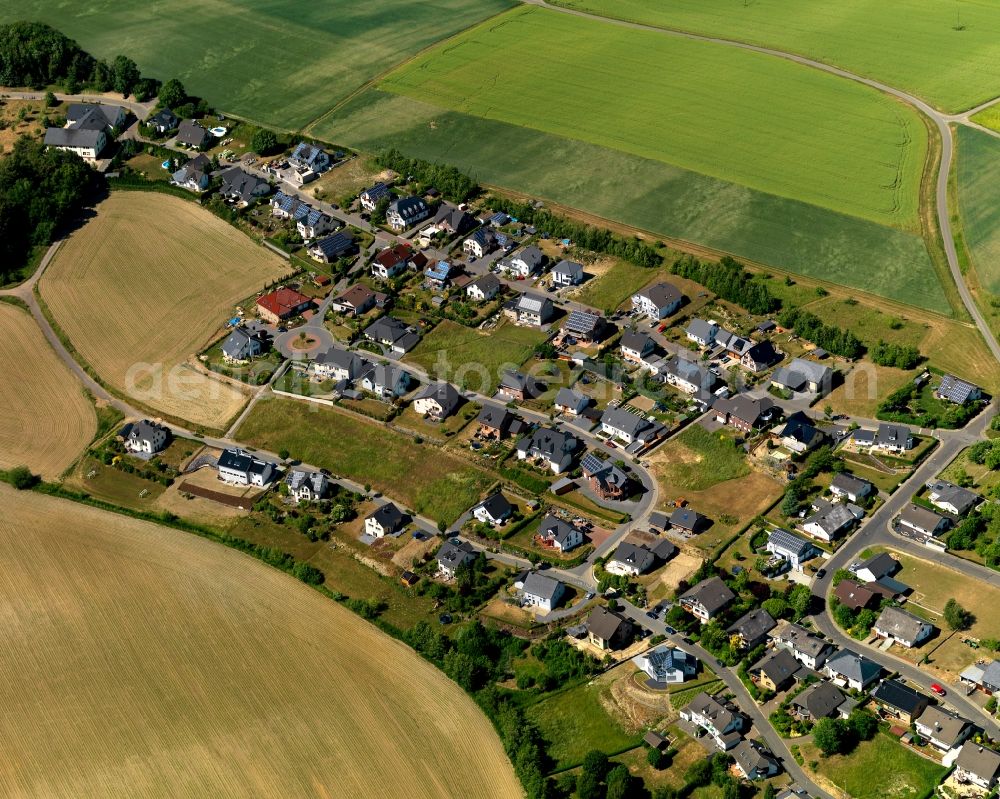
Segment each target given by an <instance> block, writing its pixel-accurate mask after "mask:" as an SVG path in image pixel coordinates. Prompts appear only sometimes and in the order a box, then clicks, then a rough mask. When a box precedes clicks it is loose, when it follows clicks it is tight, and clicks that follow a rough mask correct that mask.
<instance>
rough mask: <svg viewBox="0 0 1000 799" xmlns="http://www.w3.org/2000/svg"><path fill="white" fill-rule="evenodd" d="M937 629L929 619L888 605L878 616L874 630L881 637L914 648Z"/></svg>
mask: <svg viewBox="0 0 1000 799" xmlns="http://www.w3.org/2000/svg"><path fill="white" fill-rule="evenodd" d="M936 629H937V628H936V627H935V626H934V625H933V624H931V623H930V622H929V621H924V620H923V619H921V618H919V617H918V616H914V615H913V614H912V613H907V612H906V611H905V610H903V609H902V608H895V607H888V608H886V609H885V610H883V611H882V615H881V616H879V617H878V621H876V622H875V626H874V627H872V632H873V633H875V635H877V636H878V637H879V638H885V639H888V640H890V641H892V642H893V643H896V644H899V645H900V646H905V647H906V648H907V649H912V648H913V647H915V646H919V645H920V644H922V643H923V642H924V641H926V640H927V639H928V638H930V637H931V635H932V634H933V633H934V631H935V630H936Z"/></svg>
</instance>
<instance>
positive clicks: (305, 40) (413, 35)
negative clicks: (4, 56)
mask: <svg viewBox="0 0 1000 799" xmlns="http://www.w3.org/2000/svg"><path fill="white" fill-rule="evenodd" d="M511 5H513V3H512V2H510V1H509V0H437V2H434V3H413V2H407V1H406V0H372V1H371V2H366V3H357V2H350V1H349V0H330V2H325V3H313V4H309V5H307V6H304V5H303V4H302V3H297V2H292V0H270V2H266V3H205V2H199V0H163V2H158V3H155V4H150V3H147V2H143V0H123V1H122V2H111V1H110V0H94V1H93V2H89V3H65V2H60V0H24V1H23V2H18V3H14V2H10V0H7V1H6V2H3V3H0V21H3V22H10V21H13V20H20V19H28V20H38V21H40V22H47V23H49V24H50V25H52V26H54V27H56V28H58V29H59V30H61V31H62V32H63V33H65V34H66V35H68V36H70V37H72V38H74V39H76V40H77V41H78V42H79V43H80V45H81V46H82V47H83V48H84V49H86V50H89V51H90V52H92V53H93V54H94V55H95V56H98V57H101V58H105V59H107V60H108V61H110V60H111V59H112V58H114V56H116V55H117V54H119V53H124V54H125V55H128V56H129V57H131V58H132V59H134V60H135V61H136V62H137V63H138V64H139V66H140V68H141V69H142V71H143V72H144V73H147V74H149V75H151V76H153V77H156V78H159V79H161V80H167V79H168V78H173V77H177V78H180V79H181V80H182V81H183V83H184V86H185V87H186V88H187V90H188V91H190V92H192V93H194V94H197V95H199V96H202V97H205V98H207V99H208V101H209V102H210V103H212V104H213V105H217V106H219V108H220V109H222V110H223V111H226V112H229V113H232V114H235V115H238V116H242V117H245V118H248V119H251V120H256V121H258V122H263V123H268V124H270V125H272V126H274V127H278V128H283V129H289V130H295V129H297V128H299V127H301V126H302V125H304V124H305V123H307V122H308V121H309V120H311V119H315V118H316V117H318V116H320V115H321V114H322V113H323V112H324V111H325V110H327V109H329V108H331V107H332V106H333V105H334V104H335V103H337V102H338V101H339V100H342V99H343V98H344V97H346V96H348V95H349V94H350V93H351V92H353V91H354V90H356V89H357V88H359V87H360V86H362V85H363V84H364V83H365V82H366V81H369V80H371V79H372V78H374V77H375V76H376V75H378V74H380V73H381V72H383V71H384V70H386V69H389V68H390V67H392V66H393V65H394V64H397V63H399V62H400V61H403V60H404V59H406V58H407V57H409V56H411V55H413V54H414V53H417V52H419V51H420V50H422V49H423V48H425V47H427V46H428V45H431V44H433V43H434V42H437V41H440V40H442V39H445V38H447V37H448V36H450V35H452V34H454V33H456V32H457V31H460V30H462V29H463V28H466V27H468V26H469V25H472V24H474V23H476V22H479V21H480V20H483V19H486V18H487V17H489V16H491V15H493V14H496V13H498V12H500V11H502V10H504V9H506V8H509V7H510V6H511Z"/></svg>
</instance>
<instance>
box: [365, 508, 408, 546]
mask: <svg viewBox="0 0 1000 799" xmlns="http://www.w3.org/2000/svg"><path fill="white" fill-rule="evenodd" d="M405 526H406V516H404V515H403V512H402V511H401V510H400V509H399V508H397V507H396V506H395V505H393V504H392V503H391V502H386V503H385V504H384V505H379V506H378V507H377V508H376V509H375V510H374V511H373V512H372V513H370V514H368V516H366V517H365V533H367V534H368V535H370V536H373V537H375V538H382V537H384V536H387V535H394V534H395V533H398V532H399V531H400V530H402V529H403V528H404V527H405Z"/></svg>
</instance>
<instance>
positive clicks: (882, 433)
mask: <svg viewBox="0 0 1000 799" xmlns="http://www.w3.org/2000/svg"><path fill="white" fill-rule="evenodd" d="M851 440H852V441H853V442H854V445H855V446H856V447H858V449H871V450H874V451H875V452H884V453H886V454H888V455H903V454H905V453H906V451H907V450H911V449H913V434H912V433H911V432H910V428H908V427H905V426H903V425H896V424H880V425H879V426H878V429H877V430H874V431H872V430H855V431H854V435H853V436H852V438H851Z"/></svg>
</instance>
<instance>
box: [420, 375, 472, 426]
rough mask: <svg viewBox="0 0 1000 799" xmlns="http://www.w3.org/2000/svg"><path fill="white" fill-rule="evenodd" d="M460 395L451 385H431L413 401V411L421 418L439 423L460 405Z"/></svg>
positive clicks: (441, 383)
mask: <svg viewBox="0 0 1000 799" xmlns="http://www.w3.org/2000/svg"><path fill="white" fill-rule="evenodd" d="M462 402H463V399H462V395H461V394H459V393H458V389H457V388H455V387H454V386H453V385H452V384H451V383H445V382H443V381H442V382H439V383H431V384H430V385H428V386H427V387H426V388H425V389H424V390H423V391H421V392H420V393H419V394H418V395H417V396H416V397H415V398H414V400H413V410H414V411H416V412H417V413H418V414H420V415H421V416H425V417H427V418H429V419H434V420H436V421H441V420H442V419H447V418H448V417H449V416H451V415H452V414H453V413H454V412H455V411H456V410H458V407H459V406H460V405H461V404H462Z"/></svg>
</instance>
